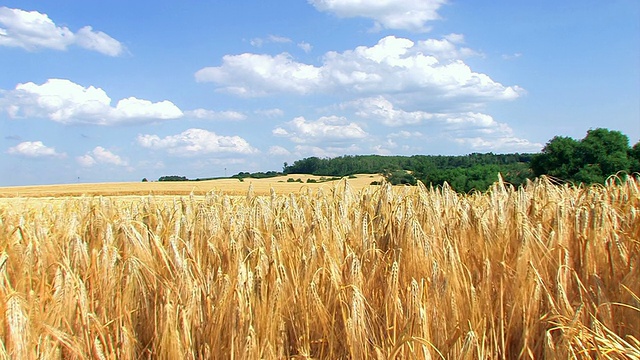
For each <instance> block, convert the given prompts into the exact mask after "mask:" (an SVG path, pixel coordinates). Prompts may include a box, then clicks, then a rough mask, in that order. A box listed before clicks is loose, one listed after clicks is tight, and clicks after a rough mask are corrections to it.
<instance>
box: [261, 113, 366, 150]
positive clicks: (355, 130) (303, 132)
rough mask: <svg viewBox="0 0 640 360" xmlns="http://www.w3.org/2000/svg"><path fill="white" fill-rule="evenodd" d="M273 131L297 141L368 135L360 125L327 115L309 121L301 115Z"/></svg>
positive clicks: (351, 137)
mask: <svg viewBox="0 0 640 360" xmlns="http://www.w3.org/2000/svg"><path fill="white" fill-rule="evenodd" d="M272 133H273V135H275V136H283V137H287V138H289V139H290V140H291V141H293V142H295V143H313V142H326V141H334V142H336V141H346V140H354V139H362V138H365V137H367V135H368V134H367V133H366V132H365V131H364V130H363V129H362V128H361V127H360V125H358V124H356V123H354V122H348V121H347V119H346V118H343V117H337V116H325V117H321V118H320V119H318V120H316V121H307V120H306V119H305V118H304V117H302V116H300V117H297V118H295V119H293V120H291V121H290V122H288V123H287V124H286V129H285V128H283V127H278V128H275V129H274V130H273V131H272Z"/></svg>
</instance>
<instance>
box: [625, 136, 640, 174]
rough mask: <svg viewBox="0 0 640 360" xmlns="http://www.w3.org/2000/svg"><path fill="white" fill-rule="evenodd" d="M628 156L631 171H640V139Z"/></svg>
mask: <svg viewBox="0 0 640 360" xmlns="http://www.w3.org/2000/svg"><path fill="white" fill-rule="evenodd" d="M627 156H628V158H629V163H630V164H629V172H630V173H640V141H638V142H637V143H636V144H635V145H633V147H632V148H631V149H629V151H628V153H627Z"/></svg>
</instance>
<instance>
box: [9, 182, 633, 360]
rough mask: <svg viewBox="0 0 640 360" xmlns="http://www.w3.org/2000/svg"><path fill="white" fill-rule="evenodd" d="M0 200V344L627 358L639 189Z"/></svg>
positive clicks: (23, 354) (89, 352) (342, 185)
mask: <svg viewBox="0 0 640 360" xmlns="http://www.w3.org/2000/svg"><path fill="white" fill-rule="evenodd" d="M639 185H640V184H639V182H638V181H637V180H633V179H630V180H628V181H627V182H625V183H623V184H621V185H615V184H613V183H611V184H608V185H607V186H592V187H573V186H569V185H563V186H557V185H552V184H551V183H550V182H549V181H547V180H546V179H544V178H543V179H541V180H536V181H535V182H532V183H529V184H527V186H526V187H523V188H519V189H514V188H512V187H510V186H508V185H505V184H503V183H502V182H501V181H499V182H497V183H496V184H495V185H494V186H493V187H492V188H491V189H490V190H489V191H488V192H486V193H474V194H469V195H460V194H457V193H456V192H454V191H452V190H451V189H450V188H449V187H448V186H446V185H445V186H444V187H439V188H427V187H425V186H424V185H422V184H419V185H418V186H416V187H399V188H395V187H391V186H390V185H389V184H383V185H381V186H375V187H363V188H360V189H356V188H354V187H352V186H351V185H350V183H349V182H348V181H346V180H344V181H340V182H337V183H334V184H333V185H332V186H330V187H322V188H311V187H304V188H301V189H300V190H299V191H297V192H293V193H278V192H276V191H275V190H273V191H272V192H271V193H270V194H268V195H265V196H262V195H257V194H256V193H255V191H254V189H252V188H251V187H249V188H248V190H247V191H246V193H245V194H244V195H243V196H231V195H229V194H226V193H225V192H223V191H211V192H209V193H207V194H206V195H204V196H196V195H191V196H183V197H173V198H168V197H156V196H152V195H149V196H137V197H107V196H85V197H67V198H59V199H57V200H56V201H50V200H45V199H27V198H18V199H15V198H14V199H10V201H9V199H4V200H3V199H0V319H1V320H0V321H1V322H2V324H1V326H0V339H2V344H0V345H1V346H0V357H2V358H16V359H36V358H37V359H59V358H65V359H87V358H95V359H147V358H153V359H156V358H157V359H208V358H225V359H312V358H313V359H439V358H444V359H487V358H496V359H497V358H532V359H543V358H545V359H556V358H557V359H567V358H578V359H582V358H615V359H621V358H629V359H634V358H635V359H638V358H640V342H639V337H640V335H639V334H640V298H639V296H640V270H639V265H640V186H639Z"/></svg>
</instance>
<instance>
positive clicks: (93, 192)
mask: <svg viewBox="0 0 640 360" xmlns="http://www.w3.org/2000/svg"><path fill="white" fill-rule="evenodd" d="M354 176H355V178H354V177H351V178H350V179H349V185H350V186H351V187H352V188H354V189H356V190H359V189H362V188H364V187H366V186H369V185H370V184H371V182H373V181H382V180H383V177H382V175H374V174H358V175H354ZM289 179H292V180H294V181H293V182H291V180H289ZM298 179H300V181H301V182H299V181H297V180H298ZM309 179H312V181H313V180H315V181H316V182H307V180H309ZM287 180H289V181H287ZM322 180H324V178H323V177H321V176H314V175H306V174H289V175H283V176H278V177H272V178H266V179H252V178H246V179H244V181H240V180H238V179H235V178H228V179H217V180H206V181H162V182H158V181H154V182H125V183H91V184H62V185H38V186H13V187H0V197H63V196H83V195H84V196H127V195H150V194H153V195H189V194H190V193H192V192H193V194H194V195H205V194H206V193H208V192H210V191H222V192H224V193H227V194H229V195H245V194H246V193H247V191H248V190H249V186H250V185H252V186H253V191H254V193H255V195H268V194H269V193H270V191H271V188H273V189H274V190H275V191H276V193H278V194H285V193H292V192H299V191H300V190H303V189H307V188H311V189H318V188H321V187H324V188H327V189H330V188H332V187H333V186H334V184H335V183H336V182H337V181H339V180H332V181H322Z"/></svg>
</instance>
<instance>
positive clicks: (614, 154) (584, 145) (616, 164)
mask: <svg viewBox="0 0 640 360" xmlns="http://www.w3.org/2000/svg"><path fill="white" fill-rule="evenodd" d="M628 150H629V138H628V137H627V136H626V135H624V134H623V133H621V132H619V131H610V130H608V129H595V130H589V131H588V132H587V136H586V137H585V138H584V139H582V141H580V145H579V146H578V150H577V153H578V157H579V159H580V161H581V163H582V168H584V167H590V168H592V169H590V170H589V172H593V173H594V174H596V173H597V172H598V169H599V171H600V176H602V177H603V180H604V178H606V177H608V176H609V175H612V174H615V173H616V172H618V171H629V165H630V161H629V158H628V157H627V151H628ZM581 170H582V169H581ZM598 182H601V181H598Z"/></svg>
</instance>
